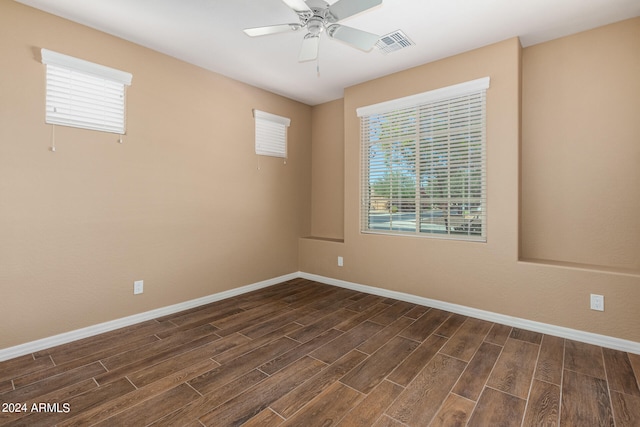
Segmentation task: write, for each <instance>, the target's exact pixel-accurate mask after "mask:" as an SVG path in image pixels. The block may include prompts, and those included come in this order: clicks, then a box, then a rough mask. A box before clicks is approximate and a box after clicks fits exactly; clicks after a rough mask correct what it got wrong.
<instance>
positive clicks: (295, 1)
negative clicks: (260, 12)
mask: <svg viewBox="0 0 640 427" xmlns="http://www.w3.org/2000/svg"><path fill="white" fill-rule="evenodd" d="M282 1H283V2H285V3H286V5H287V6H289V7H290V8H291V9H293V11H294V12H296V13H299V12H311V9H310V8H309V6H307V4H306V3H305V2H304V0H282Z"/></svg>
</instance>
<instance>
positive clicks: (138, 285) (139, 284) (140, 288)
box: [133, 280, 144, 295]
mask: <svg viewBox="0 0 640 427" xmlns="http://www.w3.org/2000/svg"><path fill="white" fill-rule="evenodd" d="M142 292H144V280H136V281H135V282H133V294H134V295H138V294H141V293H142Z"/></svg>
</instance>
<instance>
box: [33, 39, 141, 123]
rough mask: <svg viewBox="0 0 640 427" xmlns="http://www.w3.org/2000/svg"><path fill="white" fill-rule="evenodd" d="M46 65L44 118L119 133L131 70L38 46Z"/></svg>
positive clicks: (46, 120)
mask: <svg viewBox="0 0 640 427" xmlns="http://www.w3.org/2000/svg"><path fill="white" fill-rule="evenodd" d="M42 63H43V64H45V65H46V66H47V74H46V80H47V91H46V116H45V122H46V123H49V124H54V125H62V126H71V127H77V128H83V129H91V130H98V131H103V132H111V133H117V134H121V135H123V134H124V133H125V129H126V127H125V123H126V121H125V105H126V103H125V88H126V86H129V85H131V74H129V73H126V72H124V71H120V70H116V69H113V68H109V67H105V66H103V65H98V64H94V63H92V62H88V61H84V60H82V59H78V58H74V57H71V56H67V55H63V54H60V53H57V52H52V51H50V50H47V49H42Z"/></svg>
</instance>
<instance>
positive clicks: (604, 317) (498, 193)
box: [300, 35, 640, 341]
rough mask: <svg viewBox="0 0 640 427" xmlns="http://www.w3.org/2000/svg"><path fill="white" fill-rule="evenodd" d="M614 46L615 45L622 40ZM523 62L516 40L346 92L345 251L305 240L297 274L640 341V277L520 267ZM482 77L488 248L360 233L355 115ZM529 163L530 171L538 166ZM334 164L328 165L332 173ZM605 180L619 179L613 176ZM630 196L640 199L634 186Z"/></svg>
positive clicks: (617, 85)
mask: <svg viewBox="0 0 640 427" xmlns="http://www.w3.org/2000/svg"><path fill="white" fill-rule="evenodd" d="M618 37H622V38H623V39H624V38H625V36H624V35H618ZM551 43H554V42H551ZM558 43H564V42H563V41H562V40H560V41H558ZM609 43H614V44H616V43H617V39H614V40H613V41H610V42H609ZM525 55H526V54H525ZM521 63H522V49H521V47H520V44H519V41H518V40H517V39H511V40H506V41H504V42H501V43H497V44H494V45H491V46H487V47H485V48H481V49H478V50H474V51H471V52H467V53H464V54H461V55H457V56H454V57H451V58H447V59H444V60H441V61H438V62H434V63H430V64H426V65H423V66H420V67H416V68H413V69H410V70H406V71H402V72H399V73H396V74H393V75H389V76H386V77H383V78H380V79H377V80H373V81H370V82H367V83H363V84H360V85H357V86H353V87H350V88H347V89H346V91H345V99H344V120H345V122H344V123H345V124H344V127H345V151H344V162H345V220H344V221H345V223H344V224H345V238H344V243H343V244H341V243H336V242H323V241H318V240H313V239H301V241H300V260H301V261H300V270H302V271H305V272H309V273H313V274H319V275H323V276H328V277H332V278H336V279H341V280H346V281H350V282H355V283H361V284H365V285H370V286H375V287H380V288H386V289H391V290H394V291H400V292H405V293H408V294H413V295H417V296H422V297H426V298H432V299H436V300H440V301H445V302H450V303H455V304H460V305H464V306H468V307H473V308H478V309H482V310H487V311H490V312H495V313H500V314H504V315H509V316H514V317H518V318H524V319H529V320H533V321H538V322H543V323H548V324H553V325H558V326H563V327H568V328H573V329H577V330H582V331H587V332H593V333H597V334H603V335H609V336H612V337H618V338H623V339H628V340H633V341H640V329H639V328H638V324H640V311H639V310H638V301H640V275H638V274H635V273H632V274H629V272H622V271H607V270H605V269H600V270H596V269H587V268H577V267H575V266H567V265H553V264H550V263H547V264H542V263H530V262H523V261H520V260H519V245H520V242H519V232H520V230H519V216H520V194H521V192H520V160H521V159H520V133H521V111H520V109H521V105H522V104H521V96H520V93H521V87H522V81H521V76H522V66H521ZM485 76H489V77H490V78H491V87H490V89H489V90H488V91H487V140H488V142H487V144H488V147H487V153H488V160H487V170H488V177H487V180H488V215H489V216H488V231H487V243H469V242H458V241H450V240H441V239H430V238H416V237H389V236H383V235H370V234H361V233H360V232H359V199H360V195H359V184H360V178H359V170H360V166H359V165H360V146H359V122H358V118H357V117H356V113H355V109H356V108H357V107H361V106H366V105H370V104H374V103H377V102H382V101H386V100H390V99H395V98H398V97H403V96H407V95H412V94H416V93H420V92H424V91H427V90H431V89H436V88H439V87H443V86H447V85H451V84H455V83H460V82H464V81H468V80H472V79H476V78H480V77H485ZM526 77H527V78H530V76H529V75H527V76H526ZM526 83H527V82H525V86H526ZM609 83H610V84H611V85H612V90H615V91H620V90H626V88H627V87H628V86H627V84H626V83H624V82H620V81H611V82H609ZM585 102H586V101H585ZM593 102H596V103H597V100H594V101H593ZM637 113H638V109H637V108H636V110H635V114H636V115H637ZM314 125H316V123H314ZM585 125H587V126H588V125H589V124H588V123H585ZM540 126H543V127H544V126H547V124H546V123H540ZM565 131H566V132H570V131H571V130H570V129H565ZM627 131H631V130H630V129H628V130H627ZM636 140H637V138H636ZM523 162H529V163H531V159H526V160H524V159H523ZM332 163H333V162H332V161H328V162H327V163H326V164H325V165H324V167H325V168H327V169H330V168H331V164H332ZM534 163H535V162H534ZM314 166H318V164H317V163H314ZM537 166H540V165H537ZM601 173H602V174H610V173H612V174H615V173H616V170H615V169H614V170H608V169H606V170H603V171H601ZM631 188H632V187H630V189H631ZM631 194H633V195H635V196H637V195H638V192H637V185H636V188H635V191H632V192H631ZM636 199H637V197H636ZM523 204H524V203H523ZM559 215H568V213H566V212H561V213H559ZM338 255H340V256H344V263H345V265H344V267H342V268H340V267H337V266H336V257H337V256H338ZM636 255H637V253H636ZM590 293H597V294H602V295H604V296H605V307H606V311H605V312H596V311H592V310H590V309H589V294H590Z"/></svg>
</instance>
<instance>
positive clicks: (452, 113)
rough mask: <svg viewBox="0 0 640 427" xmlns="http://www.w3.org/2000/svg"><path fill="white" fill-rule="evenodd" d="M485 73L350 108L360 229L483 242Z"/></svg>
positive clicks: (484, 231) (487, 82)
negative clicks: (357, 150) (357, 137)
mask: <svg viewBox="0 0 640 427" xmlns="http://www.w3.org/2000/svg"><path fill="white" fill-rule="evenodd" d="M488 87H489V78H488V77H486V78H483V79H478V80H474V81H471V82H466V83H462V84H459V85H455V86H449V87H447V88H442V89H438V90H434V91H430V92H425V93H422V94H418V95H413V96H410V97H406V98H401V99H397V100H393V101H388V102H384V103H380V104H376V105H371V106H367V107H362V108H359V109H358V110H357V113H358V116H359V117H360V123H361V143H362V167H361V170H362V180H361V182H362V188H361V194H362V208H361V213H362V218H361V230H362V231H363V232H366V233H385V234H401V235H418V236H432V237H444V238H451V239H460V240H475V241H486V220H487V215H486V213H487V206H486V135H485V133H486V132H485V127H486V111H485V110H486V108H485V104H486V96H485V95H486V89H487V88H488Z"/></svg>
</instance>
